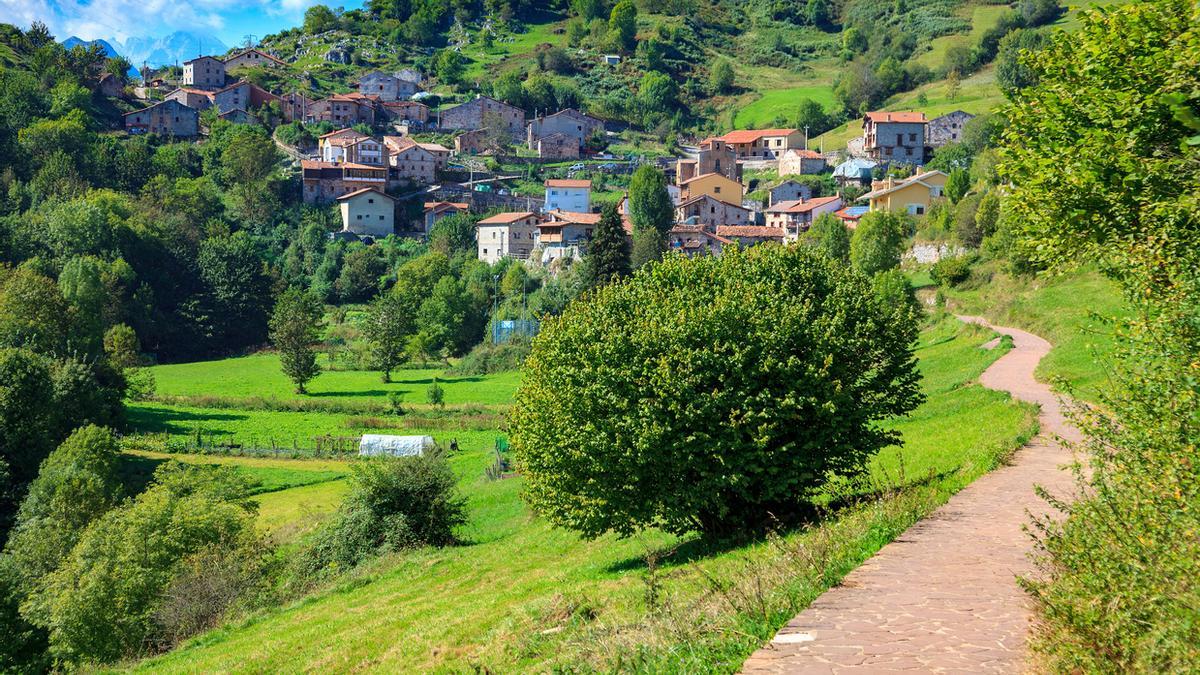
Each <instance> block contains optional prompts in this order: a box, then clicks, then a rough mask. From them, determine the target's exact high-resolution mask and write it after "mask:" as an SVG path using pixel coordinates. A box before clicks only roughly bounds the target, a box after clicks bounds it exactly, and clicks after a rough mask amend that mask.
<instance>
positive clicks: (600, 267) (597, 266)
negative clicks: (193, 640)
mask: <svg viewBox="0 0 1200 675" xmlns="http://www.w3.org/2000/svg"><path fill="white" fill-rule="evenodd" d="M585 262H586V263H587V268H586V278H587V281H588V286H592V287H597V286H603V285H605V284H609V283H612V282H613V281H617V280H618V279H620V278H621V277H626V276H629V268H630V261H629V240H628V239H627V238H626V237H625V228H624V227H622V225H621V214H620V213H618V212H617V205H616V203H612V204H608V205H607V206H605V207H604V211H603V212H601V214H600V222H599V223H598V224H597V225H596V231H595V234H594V235H593V236H592V241H591V243H590V244H589V245H588V253H587V258H586V260H585Z"/></svg>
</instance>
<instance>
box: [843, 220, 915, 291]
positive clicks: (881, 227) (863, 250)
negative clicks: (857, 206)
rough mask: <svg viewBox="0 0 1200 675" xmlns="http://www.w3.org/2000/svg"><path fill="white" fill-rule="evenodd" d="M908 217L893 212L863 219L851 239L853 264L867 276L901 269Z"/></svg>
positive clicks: (851, 261)
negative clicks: (897, 268) (901, 256)
mask: <svg viewBox="0 0 1200 675" xmlns="http://www.w3.org/2000/svg"><path fill="white" fill-rule="evenodd" d="M906 226H907V222H906V217H905V216H901V215H900V214H898V213H893V212H891V211H872V212H870V213H868V214H866V215H864V216H863V217H862V218H861V219H860V220H859V222H858V227H857V228H855V230H854V235H853V236H852V237H851V238H850V263H851V264H852V265H854V269H856V270H858V271H859V272H862V273H863V274H866V275H868V276H871V275H874V274H878V273H880V272H886V271H887V270H890V269H894V268H896V267H899V266H900V254H901V253H902V252H903V250H904V233H905V229H906Z"/></svg>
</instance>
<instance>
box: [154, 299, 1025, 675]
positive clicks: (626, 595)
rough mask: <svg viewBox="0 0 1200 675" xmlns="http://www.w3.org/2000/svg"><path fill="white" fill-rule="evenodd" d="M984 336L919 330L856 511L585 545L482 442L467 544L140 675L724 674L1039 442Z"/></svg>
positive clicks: (235, 625)
mask: <svg viewBox="0 0 1200 675" xmlns="http://www.w3.org/2000/svg"><path fill="white" fill-rule="evenodd" d="M992 337H994V334H992V333H990V332H989V331H987V330H984V329H981V328H978V327H968V326H962V325H961V324H959V323H957V322H956V321H954V320H953V319H948V318H942V319H940V320H937V321H935V322H933V323H932V324H931V325H930V326H928V327H927V328H926V329H925V330H923V331H922V334H921V342H920V345H919V348H918V355H919V357H920V362H919V367H920V369H921V371H922V373H923V374H924V376H925V378H924V382H923V387H924V391H925V392H926V395H927V397H928V400H927V401H926V403H925V404H923V405H922V406H921V407H920V408H919V409H918V410H917V411H916V412H915V413H914V414H913V415H912V417H911V418H909V419H907V420H903V421H900V422H898V423H897V425H896V427H897V428H898V429H900V430H901V431H902V432H903V434H904V439H905V445H904V446H903V447H902V448H899V449H889V450H886V451H884V452H883V453H881V454H880V455H879V456H878V457H877V458H876V459H875V461H874V462H873V464H872V467H871V480H870V481H869V482H868V483H864V484H863V486H862V487H861V488H860V491H859V494H858V496H857V497H854V498H851V499H849V500H848V501H846V502H845V503H842V504H839V505H838V506H837V507H836V509H834V510H832V511H831V512H830V516H829V517H828V518H827V519H825V520H823V521H821V522H820V523H817V524H814V526H812V527H809V528H804V529H800V530H795V531H790V532H783V533H780V534H779V535H778V536H776V537H772V538H771V539H769V540H767V541H760V542H753V543H748V544H741V545H737V546H732V547H719V546H717V547H711V546H708V545H705V544H702V543H701V542H699V541H698V540H696V539H694V538H692V537H683V538H679V537H675V536H672V535H667V534H665V533H662V532H658V531H654V530H650V531H644V532H643V533H641V534H640V535H638V536H635V537H631V538H627V539H618V538H616V537H613V536H603V537H600V538H597V539H595V540H590V541H589V540H582V539H580V538H579V537H578V536H576V535H575V534H573V533H571V532H568V531H564V530H560V529H555V528H552V527H550V526H549V525H548V524H547V523H546V522H545V521H543V520H541V519H540V518H537V517H536V516H534V515H532V514H531V513H530V512H529V511H528V509H527V508H526V507H525V506H524V504H523V503H522V502H521V500H520V496H519V495H520V491H521V480H520V478H512V479H505V480H498V481H493V480H489V479H488V478H486V477H485V475H484V468H485V467H486V466H488V465H489V464H490V463H491V462H492V460H493V455H492V452H491V445H490V442H484V441H485V437H486V436H487V434H486V432H480V436H479V437H477V438H473V439H472V440H471V441H470V442H468V443H466V444H464V445H463V449H462V451H461V452H460V453H458V454H456V455H454V456H453V457H452V458H451V462H452V465H453V467H454V469H455V471H456V473H457V474H458V475H459V477H460V489H461V490H462V492H463V494H464V495H465V496H466V497H467V499H468V517H469V522H468V524H467V525H466V526H464V527H463V528H461V531H460V532H459V535H460V537H461V538H462V540H463V543H462V544H461V545H459V546H455V547H451V548H446V549H422V550H417V551H410V552H405V553H399V554H392V555H388V556H385V557H382V558H380V559H378V560H375V561H373V562H371V563H368V564H367V565H365V566H364V567H363V568H360V569H359V570H356V571H355V572H353V573H351V574H350V575H349V577H347V578H346V579H345V580H344V581H343V582H342V583H340V584H338V585H336V586H334V587H332V588H328V589H326V590H324V591H321V592H318V593H317V594H316V595H314V596H311V597H308V598H306V599H304V600H301V601H298V602H295V603H293V604H291V605H288V606H284V607H280V608H278V609H276V610H272V611H268V612H266V613H262V614H256V615H254V616H252V617H249V618H247V619H244V620H239V621H234V622H232V623H230V624H228V625H226V626H223V627H221V628H219V629H217V630H215V631H212V632H210V633H208V634H205V635H202V636H200V637H198V638H196V639H194V640H192V641H191V642H189V643H186V644H185V645H184V646H183V647H181V648H179V649H177V650H176V651H174V652H171V653H169V654H165V655H163V656H161V657H158V658H155V659H151V660H147V661H144V662H142V663H140V664H137V665H136V669H139V670H145V671H154V672H197V671H220V672H263V671H276V670H281V669H282V670H287V669H295V668H296V667H298V666H299V664H304V665H303V667H304V668H308V669H315V670H339V671H342V670H357V669H379V670H398V669H404V670H412V671H430V670H439V671H460V670H470V669H487V670H492V671H504V672H508V671H521V670H550V669H554V668H555V667H557V666H565V665H568V664H569V665H573V666H575V667H578V666H580V665H581V664H587V667H588V668H593V667H594V668H597V669H601V670H606V669H611V668H614V667H616V665H617V664H618V663H623V664H626V665H627V666H628V665H631V664H632V665H635V666H636V667H637V668H640V669H643V670H654V671H688V672H695V671H697V670H702V671H729V670H732V669H734V668H736V666H737V665H738V664H739V663H740V662H741V659H742V658H743V657H744V656H745V655H746V654H747V653H749V651H751V650H753V649H754V648H755V647H757V646H758V645H759V644H760V641H761V640H763V639H764V638H766V637H767V636H768V635H770V634H771V633H772V632H773V631H774V630H776V629H777V628H778V627H779V626H780V625H782V623H783V622H785V621H786V620H787V619H788V618H790V616H791V615H792V614H793V613H794V612H795V611H796V610H797V609H798V608H799V607H802V606H804V605H805V604H807V603H808V602H810V601H811V600H812V598H814V597H816V595H817V594H819V593H820V592H821V591H822V590H824V589H825V588H827V587H828V586H829V585H831V584H833V583H836V582H837V580H838V579H840V578H841V576H842V575H844V574H845V573H846V572H848V571H849V570H851V569H853V568H854V567H855V566H857V565H858V564H860V563H861V562H862V561H863V560H865V559H866V558H867V557H869V556H870V555H871V554H872V553H873V552H874V551H876V550H878V548H879V547H881V546H882V545H883V544H885V543H887V541H889V540H891V539H892V538H894V537H895V536H897V535H898V534H899V533H901V532H903V530H904V529H905V528H907V527H908V526H909V525H911V524H912V523H913V522H914V521H915V520H916V519H918V518H920V517H921V516H923V515H924V514H927V513H928V512H929V511H931V510H932V509H933V508H936V506H937V505H939V504H941V503H943V502H944V501H945V500H946V499H948V498H949V496H950V495H951V494H953V492H955V491H957V490H958V489H960V488H961V487H962V486H964V485H966V484H967V483H969V482H970V481H971V480H973V479H974V478H976V477H977V476H979V475H980V474H981V473H983V472H985V471H987V470H989V469H990V468H993V467H994V466H996V465H997V464H998V463H999V462H1000V461H1002V459H1003V457H1004V456H1005V455H1006V454H1007V453H1008V452H1009V451H1011V450H1012V449H1013V448H1015V447H1016V446H1017V445H1019V444H1020V443H1021V442H1022V441H1023V440H1024V439H1026V438H1028V437H1029V436H1030V435H1031V434H1032V433H1033V431H1034V428H1035V422H1034V421H1033V416H1032V414H1031V411H1030V409H1029V408H1028V407H1026V406H1022V405H1018V404H1015V403H1013V402H1012V401H1011V400H1010V399H1009V398H1008V397H1007V396H1006V395H1003V394H999V393H996V392H990V391H986V390H984V389H982V388H981V387H979V386H978V385H976V384H973V383H972V382H973V380H974V379H975V378H976V377H977V376H978V374H979V373H980V372H982V370H983V369H984V368H986V367H987V365H988V364H990V363H991V362H992V361H993V360H994V359H995V358H997V357H998V356H999V355H1000V354H1001V353H1003V351H1004V350H1005V346H1003V345H1002V346H1001V347H999V348H997V349H993V350H983V349H980V346H981V345H983V344H984V343H985V342H987V341H988V340H990V339H991V338H992ZM372 386H373V385H372ZM284 414H286V413H284ZM208 459H209V458H208V457H199V458H193V459H190V460H189V461H208ZM227 461H229V462H232V463H242V462H245V461H246V460H245V459H244V458H231V459H228V460H227ZM280 461H284V460H280ZM294 463H295V465H296V466H297V467H303V466H305V465H306V464H308V463H309V462H307V461H294ZM313 465H314V466H321V467H322V468H321V470H328V466H326V465H324V464H317V463H314V464H313ZM340 486H344V481H340V480H333V481H326V482H320V483H313V484H308V485H302V486H299V487H295V488H291V489H287V490H281V491H275V492H269V493H265V494H263V495H260V497H259V499H260V504H261V506H262V512H261V513H260V518H261V519H262V520H261V522H262V523H263V526H264V527H266V528H268V529H270V530H272V531H276V532H288V531H289V530H290V531H296V529H297V528H300V529H302V528H303V527H304V526H305V525H304V523H306V522H309V521H311V519H312V517H313V516H314V514H319V512H320V510H321V509H325V511H326V512H327V511H328V510H329V509H331V508H333V507H334V505H335V504H336V501H337V498H338V496H339V494H338V490H339V489H342V488H341V487H340ZM292 497H294V498H295V503H294V504H292V503H290V502H289V499H290V498H292ZM649 561H653V564H651V563H650V562H649ZM743 584H754V585H756V586H755V587H756V588H758V591H757V592H750V590H749V589H750V586H743ZM629 659H632V661H629Z"/></svg>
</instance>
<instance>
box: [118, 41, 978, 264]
mask: <svg viewBox="0 0 1200 675" xmlns="http://www.w3.org/2000/svg"><path fill="white" fill-rule="evenodd" d="M250 66H254V67H265V68H272V69H284V68H288V67H289V66H288V64H286V63H285V62H283V61H281V60H279V59H278V58H276V57H274V56H271V55H270V54H267V53H264V52H262V51H259V50H257V49H247V50H243V51H238V52H235V53H234V54H232V55H231V56H228V57H226V58H224V59H221V58H216V57H210V56H202V57H198V58H196V59H193V60H191V61H187V62H185V63H184V64H183V69H182V77H181V79H180V82H179V87H178V88H176V89H169V87H166V86H165V83H160V85H159V88H158V90H157V91H158V92H159V93H160V94H161V95H162V100H161V101H159V102H156V103H152V102H150V101H146V103H147V105H146V107H145V108H143V109H141V110H137V111H133V112H129V113H126V114H125V115H124V126H125V130H126V132H128V133H130V134H147V133H149V134H158V135H162V136H166V137H178V138H194V137H197V136H200V135H201V125H200V113H201V112H203V111H205V110H209V109H213V110H215V111H216V113H217V118H218V119H221V120H225V121H230V122H234V123H241V124H254V123H257V122H258V119H257V117H256V116H255V112H257V111H260V110H263V109H264V107H269V108H270V110H271V111H272V112H271V113H269V114H272V115H276V116H277V117H278V118H279V120H280V122H281V123H296V122H299V123H302V124H304V125H317V124H331V125H333V126H334V127H336V129H335V130H334V131H329V132H327V133H324V134H322V135H320V136H319V137H318V138H317V139H316V147H315V148H312V149H311V150H308V149H305V148H297V147H293V148H289V153H288V154H289V155H290V156H292V157H293V158H295V160H296V161H295V163H296V164H298V168H299V180H300V182H301V184H302V190H301V192H302V194H303V199H304V203H305V204H310V205H328V204H337V206H338V210H339V212H340V215H341V219H342V228H341V230H340V232H338V233H334V234H333V236H338V237H342V238H346V237H350V238H360V239H366V240H368V241H371V240H374V239H378V238H382V237H387V236H390V235H393V234H396V235H401V236H410V237H418V238H420V237H423V236H425V235H428V234H429V232H430V231H431V229H432V227H433V225H434V224H435V223H436V222H437V221H438V219H439V218H441V217H444V216H446V215H452V214H455V213H474V214H478V215H480V216H486V217H485V218H484V219H483V220H481V221H480V223H479V230H478V235H477V241H478V247H479V250H478V257H479V259H480V260H483V261H486V262H488V263H496V262H498V261H499V260H500V259H501V258H505V257H511V258H515V259H518V260H528V261H531V262H533V263H535V264H547V263H550V262H552V261H554V260H561V259H568V260H579V259H582V258H583V256H584V255H585V254H586V252H587V243H588V241H589V240H590V239H591V237H592V232H593V228H594V226H595V224H596V221H597V219H596V215H597V214H598V212H599V208H598V207H596V208H594V207H593V204H592V200H591V189H592V185H591V182H592V181H591V179H576V178H571V177H567V178H547V179H546V180H545V181H544V184H543V185H544V188H545V190H544V194H543V195H540V196H539V197H532V196H528V195H527V196H525V197H521V196H518V195H515V194H512V193H511V192H510V189H511V188H510V187H509V185H508V184H507V183H506V181H505V179H504V178H503V177H486V178H485V177H483V176H484V173H483V172H480V177H479V178H478V179H477V180H470V181H465V182H464V181H461V180H455V179H456V178H457V177H459V176H461V175H462V174H463V173H464V171H465V170H467V166H468V165H467V164H464V163H463V162H464V161H468V162H473V161H474V160H475V159H476V158H479V157H488V156H493V155H497V154H500V151H504V150H508V149H509V148H508V147H507V146H509V144H511V143H512V142H513V141H514V140H516V141H519V142H521V143H522V144H523V150H525V151H527V153H526V154H523V155H521V154H519V155H518V157H520V158H521V159H522V160H523V161H525V162H526V163H528V164H529V165H530V167H531V168H533V169H534V170H535V171H537V170H538V169H539V167H554V168H556V169H558V170H557V171H552V172H553V173H564V172H563V171H562V170H561V165H562V163H563V162H566V161H571V162H575V163H573V164H571V165H570V166H568V167H567V168H566V171H565V174H566V175H567V176H573V175H575V174H577V173H578V174H582V173H584V172H585V171H586V170H587V169H588V168H594V166H595V164H599V163H600V162H603V163H602V164H599V166H600V169H601V171H606V172H611V173H632V169H633V168H636V166H638V165H639V163H641V162H645V161H647V160H646V159H645V158H644V157H629V158H616V157H614V156H613V155H611V154H609V153H606V152H604V151H603V148H604V147H605V146H606V145H607V140H608V133H609V131H608V130H607V129H606V124H605V121H604V120H602V119H599V118H597V117H594V116H591V115H589V114H587V113H586V111H581V110H578V109H575V108H567V109H563V110H559V111H557V112H553V113H543V114H540V115H537V116H531V114H530V113H528V112H527V111H525V110H522V109H520V108H517V107H515V106H512V105H508V104H506V103H504V102H502V101H498V100H496V99H493V98H490V97H487V96H483V95H477V96H476V97H475V98H473V99H470V100H468V101H465V102H462V103H459V104H457V105H452V106H449V107H445V108H442V109H438V110H436V111H431V110H430V108H429V107H428V106H427V105H425V104H423V103H421V102H420V100H419V99H420V98H422V96H421V94H422V93H423V92H424V90H423V88H422V84H423V80H422V76H421V74H420V73H419V72H417V71H415V70H413V69H406V70H403V71H399V72H396V73H391V74H389V73H382V72H378V71H373V72H369V73H364V74H362V75H361V76H360V77H359V78H358V83H357V86H358V91H357V92H352V93H349V94H334V95H330V96H329V97H327V98H324V99H320V100H309V99H308V98H306V97H305V96H304V95H302V94H300V93H297V92H291V93H287V92H278V93H272V92H269V91H266V90H264V89H262V88H261V87H258V86H257V85H254V84H252V83H250V82H247V81H246V80H243V79H237V72H238V70H239V69H241V68H245V67H250ZM137 91H138V93H139V94H141V95H143V96H145V95H148V92H149V91H151V90H150V89H147V88H146V87H141V88H139V89H138V90H137ZM974 117H975V116H974V115H971V114H969V113H966V112H963V111H961V110H955V111H952V112H949V113H945V114H942V115H939V116H937V117H933V118H927V117H926V115H925V113H924V112H921V111H909V112H883V111H879V112H875V111H872V112H868V113H866V114H865V115H864V116H863V118H862V120H861V127H862V135H861V136H860V137H858V138H855V139H853V140H852V141H851V142H849V143H847V145H846V148H845V149H842V150H837V151H831V152H827V153H825V154H821V153H819V152H817V151H815V150H813V149H811V148H809V147H808V139H807V138H806V137H805V133H806V132H805V131H804V130H800V129H747V130H733V131H729V132H728V133H725V134H723V135H721V136H714V137H709V138H704V139H702V140H700V141H699V142H698V143H697V144H696V145H695V146H694V147H692V148H689V152H688V154H687V155H686V156H685V157H679V158H676V159H674V160H671V159H670V158H666V157H657V158H655V159H654V160H653V161H654V163H655V165H657V166H659V167H661V168H662V169H663V170H664V172H665V173H666V174H667V176H668V178H669V179H670V180H671V182H672V185H671V186H670V193H671V197H672V200H673V202H674V206H675V227H674V228H673V229H671V230H670V232H669V233H668V239H669V246H670V248H671V249H672V250H678V251H681V252H683V253H684V254H686V255H689V256H692V255H702V254H713V255H716V254H719V253H720V252H721V249H722V248H723V247H724V246H728V245H732V244H735V243H736V244H740V245H743V246H745V245H752V244H757V243H763V242H776V243H788V242H794V241H796V240H797V239H798V238H799V237H800V236H801V235H803V234H804V233H805V232H806V231H807V230H808V229H809V227H810V226H811V225H812V223H813V221H814V220H815V218H816V217H817V216H819V215H820V214H822V213H833V214H835V215H836V216H837V217H838V218H839V219H840V220H841V221H842V222H843V223H844V224H845V225H846V226H847V227H850V228H853V227H854V226H855V224H856V223H857V221H858V219H859V218H861V217H862V215H863V214H864V213H866V212H869V211H872V210H880V209H886V210H899V211H903V212H905V213H907V214H909V215H912V216H923V215H925V213H926V212H927V210H928V209H929V207H930V205H931V204H932V203H933V202H934V200H937V199H939V198H941V196H942V192H941V191H942V189H943V187H944V185H945V181H946V179H947V177H948V175H947V174H946V173H945V172H942V171H938V170H931V171H926V170H924V169H923V167H924V165H925V164H926V162H927V161H928V160H929V159H931V158H932V157H933V156H934V154H935V153H936V152H937V150H938V149H939V148H941V147H943V146H945V145H946V144H948V143H956V142H958V141H959V140H960V138H961V135H962V132H963V129H964V128H965V126H966V124H967V123H968V122H969V121H970V120H971V119H973V118H974ZM428 133H436V134H440V135H443V136H445V137H448V138H449V139H452V143H453V148H452V149H451V148H448V147H446V146H444V145H442V144H440V143H437V142H432V141H422V140H420V139H421V138H422V137H424V136H426V135H427V134H428ZM585 162H587V163H585ZM744 167H753V169H754V170H755V171H764V170H766V171H771V172H773V174H774V175H775V176H777V177H778V178H777V182H773V183H770V184H767V185H765V186H756V187H758V188H759V189H760V190H761V189H765V190H766V192H767V195H768V196H767V198H766V199H765V200H761V199H745V198H744V197H745V195H746V193H747V192H748V191H749V190H747V187H746V186H745V185H744V184H743V182H742V181H743V173H744V172H743V168H744ZM472 173H473V172H472ZM795 176H800V177H805V178H806V179H805V181H804V182H797V180H795V179H793V178H792V177H795ZM830 177H831V178H832V181H822V179H823V178H830ZM813 179H816V180H813ZM600 180H603V179H602V178H601V179H600ZM827 185H828V186H832V192H833V193H832V194H814V189H815V190H817V191H825V190H824V188H825V186H827ZM405 202H419V203H420V205H421V211H420V213H419V214H418V213H417V212H416V210H415V209H413V208H409V206H408V205H407V204H406V203H405ZM505 207H508V208H509V209H510V210H504V209H505ZM497 211H499V212H497ZM621 212H622V213H625V207H624V204H622V206H621ZM410 214H412V215H410ZM530 214H532V217H530ZM624 222H625V229H626V232H627V234H628V235H629V236H632V234H633V228H632V224H631V223H630V221H629V220H628V218H625V221H624Z"/></svg>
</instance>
